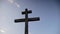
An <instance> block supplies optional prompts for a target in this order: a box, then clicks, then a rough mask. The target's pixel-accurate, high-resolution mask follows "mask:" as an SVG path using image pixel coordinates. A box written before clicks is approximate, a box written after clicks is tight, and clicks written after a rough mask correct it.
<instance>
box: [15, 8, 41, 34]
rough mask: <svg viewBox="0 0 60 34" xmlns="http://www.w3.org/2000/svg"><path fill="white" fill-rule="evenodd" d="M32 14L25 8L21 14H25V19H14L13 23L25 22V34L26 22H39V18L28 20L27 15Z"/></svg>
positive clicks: (26, 29) (26, 32) (26, 30)
mask: <svg viewBox="0 0 60 34" xmlns="http://www.w3.org/2000/svg"><path fill="white" fill-rule="evenodd" d="M29 13H32V11H31V10H28V9H27V8H26V9H25V11H24V12H22V14H25V18H22V19H15V22H16V23H17V22H25V34H28V22H29V21H39V20H40V19H39V17H34V18H28V14H29Z"/></svg>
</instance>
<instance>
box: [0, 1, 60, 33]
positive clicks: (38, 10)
mask: <svg viewBox="0 0 60 34" xmlns="http://www.w3.org/2000/svg"><path fill="white" fill-rule="evenodd" d="M25 8H28V10H32V13H31V14H29V15H28V17H29V18H31V17H40V21H34V22H33V21H32V22H29V34H60V23H59V22H60V21H59V20H60V18H59V17H60V12H59V11H60V1H58V0H0V34H24V31H25V29H24V28H25V22H20V23H15V22H14V20H15V19H20V18H25V15H22V12H23V11H25Z"/></svg>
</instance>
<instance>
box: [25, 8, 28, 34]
mask: <svg viewBox="0 0 60 34" xmlns="http://www.w3.org/2000/svg"><path fill="white" fill-rule="evenodd" d="M25 12H26V14H25V34H28V9H27V8H26V9H25Z"/></svg>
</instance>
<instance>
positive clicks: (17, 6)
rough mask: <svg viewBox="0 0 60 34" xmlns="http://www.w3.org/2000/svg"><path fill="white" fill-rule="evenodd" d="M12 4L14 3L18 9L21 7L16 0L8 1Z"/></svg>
mask: <svg viewBox="0 0 60 34" xmlns="http://www.w3.org/2000/svg"><path fill="white" fill-rule="evenodd" d="M8 1H9V2H10V3H14V4H15V5H16V6H17V7H18V8H19V7H20V5H19V4H18V3H17V2H14V0H8Z"/></svg>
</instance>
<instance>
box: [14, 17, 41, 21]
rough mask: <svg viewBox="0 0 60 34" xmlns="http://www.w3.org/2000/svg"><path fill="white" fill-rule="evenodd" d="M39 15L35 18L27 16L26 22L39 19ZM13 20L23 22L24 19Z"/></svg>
mask: <svg viewBox="0 0 60 34" xmlns="http://www.w3.org/2000/svg"><path fill="white" fill-rule="evenodd" d="M39 20H40V19H39V17H35V18H28V22H29V21H39ZM15 22H25V19H16V20H15Z"/></svg>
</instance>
